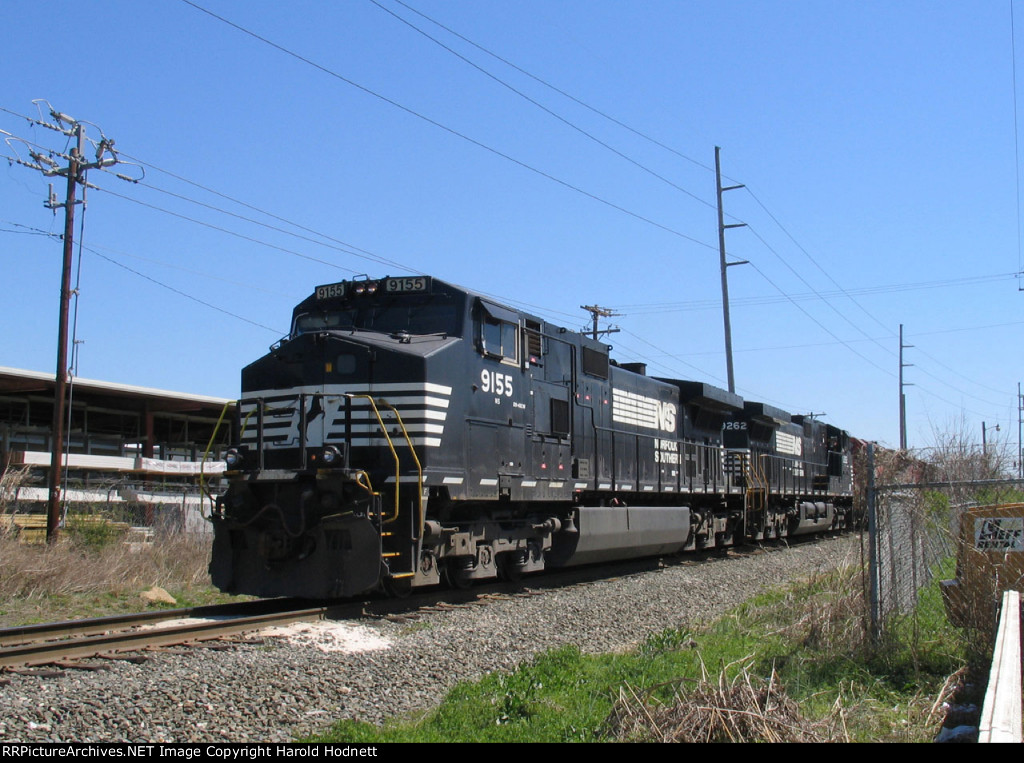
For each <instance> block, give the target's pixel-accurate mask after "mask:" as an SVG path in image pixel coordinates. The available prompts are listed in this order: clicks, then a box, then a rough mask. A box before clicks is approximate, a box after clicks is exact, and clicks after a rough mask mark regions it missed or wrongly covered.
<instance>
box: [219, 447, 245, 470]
mask: <svg viewBox="0 0 1024 763" xmlns="http://www.w3.org/2000/svg"><path fill="white" fill-rule="evenodd" d="M244 460H245V459H244V458H242V454H241V453H239V452H238V451H237V450H235V449H234V448H232V449H231V450H229V451H228V452H227V453H225V454H224V463H226V464H227V465H228V469H237V468H238V467H240V466H241V465H242V462H243V461H244Z"/></svg>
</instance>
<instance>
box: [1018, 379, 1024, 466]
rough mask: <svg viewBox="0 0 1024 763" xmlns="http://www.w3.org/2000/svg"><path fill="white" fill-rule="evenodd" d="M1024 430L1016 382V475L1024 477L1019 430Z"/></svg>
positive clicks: (1022, 399) (1022, 405) (1023, 401)
mask: <svg viewBox="0 0 1024 763" xmlns="http://www.w3.org/2000/svg"><path fill="white" fill-rule="evenodd" d="M1022 431H1024V395H1021V393H1020V382H1017V477H1018V478H1019V479H1024V442H1022V441H1021V432H1022Z"/></svg>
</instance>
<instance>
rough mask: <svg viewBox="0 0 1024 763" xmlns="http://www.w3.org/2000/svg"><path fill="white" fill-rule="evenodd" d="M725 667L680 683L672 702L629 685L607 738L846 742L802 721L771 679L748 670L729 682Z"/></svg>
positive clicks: (774, 678) (823, 726) (831, 731)
mask: <svg viewBox="0 0 1024 763" xmlns="http://www.w3.org/2000/svg"><path fill="white" fill-rule="evenodd" d="M728 673H729V666H726V667H725V668H723V669H722V670H721V671H720V672H719V674H718V676H717V678H715V679H714V680H713V679H712V677H711V676H710V675H709V674H708V672H707V670H706V669H703V677H702V678H701V680H699V681H685V680H684V681H680V682H679V684H678V685H677V687H676V689H675V692H674V696H673V698H672V700H671V701H669V702H663V701H659V700H656V699H655V698H654V696H653V693H654V692H655V691H657V690H659V689H663V688H665V687H656V688H655V689H653V690H651V691H649V692H645V693H644V694H643V695H640V694H638V693H637V692H636V690H635V689H634V688H633V687H631V686H629V685H628V684H627V685H626V686H624V687H623V688H622V689H620V690H619V699H618V701H617V702H616V704H615V707H614V709H613V710H612V713H611V715H610V717H609V720H608V735H609V737H611V738H613V739H616V740H619V741H629V742H683V743H698V744H703V743H709V742H828V741H845V740H844V739H843V735H841V734H840V733H838V732H837V731H835V730H834V729H833V728H831V727H830V726H829V725H827V724H823V723H815V722H811V721H809V720H808V719H806V718H804V717H803V715H802V714H801V712H800V707H799V705H798V704H797V703H796V702H795V701H793V700H792V699H791V698H790V697H789V696H788V695H787V694H786V691H785V689H784V687H782V685H781V684H780V683H779V680H778V678H777V676H776V675H775V673H774V672H773V673H772V675H771V676H770V677H769V678H768V680H767V681H765V680H763V679H760V678H756V677H753V676H751V675H750V671H749V666H746V667H744V668H743V669H741V670H740V671H739V673H738V674H737V675H736V676H735V677H734V678H732V679H729V678H728V677H727V676H728Z"/></svg>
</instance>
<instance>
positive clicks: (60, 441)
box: [46, 124, 85, 543]
mask: <svg viewBox="0 0 1024 763" xmlns="http://www.w3.org/2000/svg"><path fill="white" fill-rule="evenodd" d="M75 137H76V139H77V145H76V146H75V147H74V148H72V149H71V159H70V161H69V162H68V166H67V170H66V172H67V178H68V189H67V196H66V198H65V201H64V204H63V207H64V264H63V267H62V268H61V282H60V319H59V320H58V328H57V373H56V377H55V382H56V385H55V386H54V390H53V426H52V428H51V437H52V440H51V442H50V446H51V449H52V450H51V455H50V481H49V488H50V493H49V497H48V499H47V504H46V541H47V543H53V542H54V541H56V540H57V534H58V528H59V527H60V515H61V510H60V507H61V496H60V483H61V476H62V474H63V463H62V454H63V451H64V398H65V397H66V395H67V381H68V313H69V308H70V305H71V261H72V245H73V235H74V227H75V203H76V202H75V193H76V191H77V189H78V183H79V182H80V181H81V178H80V173H81V172H82V163H81V160H82V151H83V149H84V147H85V131H84V129H83V128H82V125H81V124H76V125H75ZM55 174H64V171H60V172H58V173H55ZM50 206H51V207H54V208H56V207H57V206H61V205H56V204H53V203H52V201H51V202H50Z"/></svg>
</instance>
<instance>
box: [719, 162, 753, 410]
mask: <svg viewBox="0 0 1024 763" xmlns="http://www.w3.org/2000/svg"><path fill="white" fill-rule="evenodd" d="M721 151H722V149H721V148H719V147H718V146H715V181H716V182H715V185H716V187H717V189H718V254H719V257H720V260H721V265H722V318H723V320H724V321H725V369H726V373H727V375H728V377H729V391H730V392H733V393H735V392H736V378H735V376H734V375H733V371H732V324H731V323H730V321H729V276H728V275H727V274H726V271H727V270H728V268H730V267H731V266H733V265H746V264H747V263H748V262H749V260H742V261H740V262H726V261H725V231H726V229H727V228H742V227H744V226H745V225H746V223H735V224H733V225H726V224H725V212H724V211H723V210H722V193H723V192H724V191H735V190H736V189H737V188H743V186H742V185H730V186H727V187H725V188H723V187H722V162H721V159H720V157H719V155H720V154H721Z"/></svg>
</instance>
